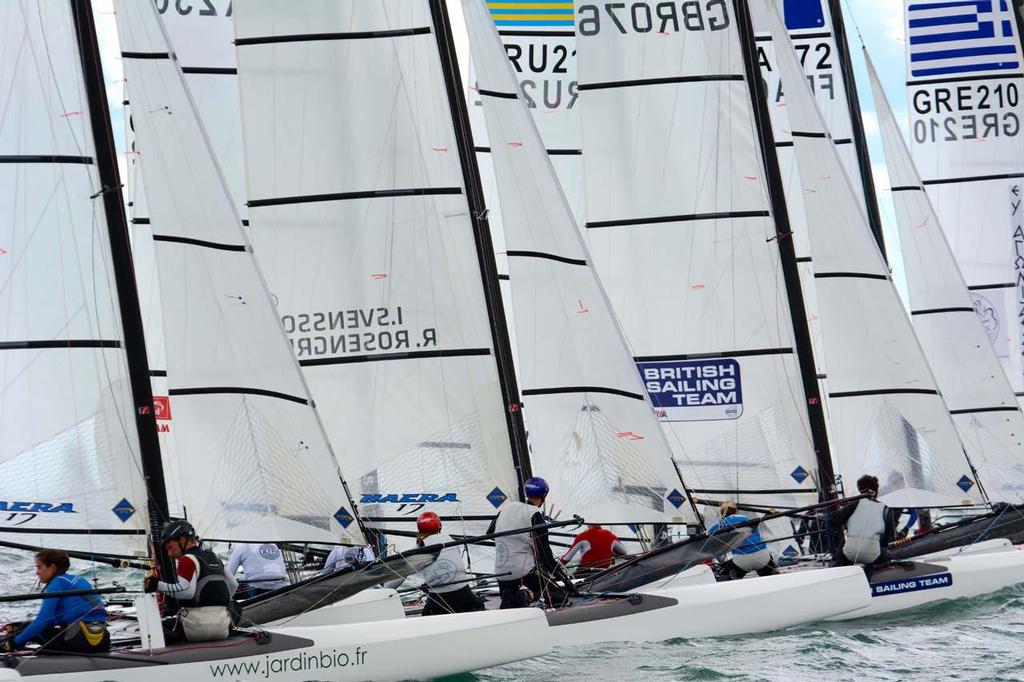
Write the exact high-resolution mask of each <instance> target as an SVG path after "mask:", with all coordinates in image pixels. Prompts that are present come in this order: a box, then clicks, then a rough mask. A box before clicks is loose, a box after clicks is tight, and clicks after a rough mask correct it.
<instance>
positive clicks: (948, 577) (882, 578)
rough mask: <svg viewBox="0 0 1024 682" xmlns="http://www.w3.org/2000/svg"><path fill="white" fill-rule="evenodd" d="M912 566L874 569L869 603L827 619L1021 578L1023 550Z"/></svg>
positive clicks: (975, 591) (973, 593)
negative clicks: (883, 570) (909, 568)
mask: <svg viewBox="0 0 1024 682" xmlns="http://www.w3.org/2000/svg"><path fill="white" fill-rule="evenodd" d="M913 566H915V568H914V569H911V570H906V569H901V568H900V567H898V566H894V567H891V568H889V569H886V573H881V572H879V571H876V572H875V573H874V575H873V576H872V578H871V601H870V603H869V604H868V605H867V606H865V607H864V608H862V609H859V610H856V611H850V612H846V613H842V614H839V615H836V616H832V617H829V618H828V619H827V620H850V619H853V618H863V617H866V616H877V615H879V614H883V613H893V612H895V611H903V610H906V609H912V608H915V607H918V606H923V605H925V604H931V603H934V602H937V601H944V600H948V599H962V598H964V597H977V596H979V595H982V594H989V593H991V592H996V591H997V590H1001V589H1003V588H1004V587H1009V586H1010V585H1015V584H1017V583H1021V582H1024V552H1022V551H1020V550H1015V551H1011V552H990V553H987V554H962V555H959V556H954V557H947V558H941V559H936V560H934V561H930V562H927V563H924V562H913ZM922 567H924V568H925V569H926V570H924V571H922Z"/></svg>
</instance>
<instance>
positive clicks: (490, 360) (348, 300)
mask: <svg viewBox="0 0 1024 682" xmlns="http://www.w3.org/2000/svg"><path fill="white" fill-rule="evenodd" d="M290 7H291V5H290V3H284V2H269V1H267V2H250V3H246V4H245V5H241V4H240V5H238V6H236V7H235V8H234V11H235V27H236V35H237V38H236V44H237V46H238V62H239V80H240V89H241V96H242V113H243V120H244V124H245V141H246V145H247V146H246V156H247V164H248V166H247V170H248V196H249V197H250V199H249V211H250V218H251V221H252V230H253V241H254V245H255V248H256V251H257V253H258V254H259V258H260V264H261V266H262V267H263V269H264V272H265V273H266V276H267V280H268V282H269V284H270V290H271V292H272V294H273V295H274V297H275V300H276V301H277V303H278V312H279V314H280V315H281V317H282V320H283V322H284V327H285V331H286V332H287V333H288V335H289V337H290V339H291V341H292V346H293V348H294V350H295V352H296V354H297V356H298V359H299V362H300V364H301V365H302V367H303V369H304V373H305V376H306V377H307V380H308V381H309V382H310V386H311V388H312V391H313V396H314V397H315V399H316V402H317V406H318V408H319V409H320V411H321V414H322V415H323V417H324V421H325V423H326V426H327V430H328V434H329V436H330V439H331V442H332V444H333V446H334V448H335V452H336V453H337V454H338V456H339V460H340V462H341V464H342V469H343V470H344V471H345V472H346V476H347V477H348V479H349V481H350V483H351V484H352V486H353V492H354V493H357V494H358V496H359V500H358V501H359V503H360V509H361V511H362V512H363V515H364V517H366V518H369V519H370V520H371V521H372V520H373V519H392V518H396V517H397V518H399V520H401V519H406V520H407V521H412V520H414V519H415V518H416V515H417V514H418V513H419V512H422V511H426V510H432V511H435V512H437V513H439V514H441V515H442V516H444V517H456V516H469V515H473V516H478V515H486V514H493V513H494V510H495V509H496V508H497V507H498V506H500V505H501V504H502V502H503V501H504V500H505V499H507V498H513V499H514V498H516V497H518V494H517V491H516V489H517V487H518V484H517V478H516V474H515V471H514V469H513V465H512V454H511V450H510V439H509V428H508V423H507V421H506V409H509V408H507V406H506V405H504V404H503V401H502V398H501V395H502V394H501V390H500V383H499V377H498V369H497V365H496V357H495V356H496V354H495V350H494V341H493V340H492V330H491V326H490V322H489V316H488V309H487V305H486V303H485V299H484V295H483V286H484V283H483V281H482V275H481V260H480V258H481V255H478V252H477V249H476V246H475V242H474V231H473V221H472V216H470V215H469V209H468V204H467V199H466V196H465V191H464V182H463V176H462V170H461V164H460V158H459V151H458V147H457V142H456V138H455V132H454V129H453V126H452V120H451V108H450V105H449V102H448V98H447V96H446V93H445V81H444V80H443V78H442V70H441V64H440V55H439V52H438V41H437V36H436V35H435V34H434V29H433V23H432V18H431V15H430V11H429V7H428V5H427V3H409V2H404V1H390V2H379V3H365V2H355V1H349V2H334V1H330V2H328V1H326V0H323V1H319V2H310V3H307V5H306V11H305V12H301V13H297V12H294V11H291V10H290ZM297 105H299V106H297ZM483 256H486V257H488V258H489V257H490V255H489V254H483ZM513 407H514V406H513ZM485 525H486V524H483V526H485ZM401 527H402V528H405V529H409V524H408V523H405V524H404V525H401ZM481 529H482V528H481V527H476V530H481Z"/></svg>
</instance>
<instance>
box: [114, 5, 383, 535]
mask: <svg viewBox="0 0 1024 682" xmlns="http://www.w3.org/2000/svg"><path fill="white" fill-rule="evenodd" d="M116 8H117V25H118V33H119V37H120V43H121V55H122V58H123V60H124V69H125V77H126V80H127V84H128V92H129V97H130V100H131V101H132V103H133V105H134V106H133V123H134V128H135V134H136V145H137V151H138V158H139V164H140V166H141V170H142V174H143V176H144V179H145V181H146V187H147V188H148V190H147V194H146V198H147V202H148V203H147V206H148V211H149V221H150V226H151V228H152V232H153V236H152V240H153V243H154V250H155V252H156V263H157V271H158V273H159V278H160V292H161V296H160V298H161V304H162V312H163V320H164V329H163V334H164V339H163V340H164V349H165V354H166V358H167V383H168V386H169V395H170V396H171V407H172V408H173V415H174V419H173V421H174V428H175V435H174V440H175V445H176V448H175V457H174V462H173V469H172V476H171V478H173V479H175V481H176V483H177V486H176V490H177V494H178V495H179V496H180V499H179V500H178V501H179V502H180V503H182V504H183V505H184V507H185V510H186V511H187V514H188V518H189V519H190V520H191V521H192V522H193V524H194V525H195V526H196V527H197V528H199V529H200V532H201V533H202V535H203V536H204V537H207V538H216V539H220V540H238V541H274V540H277V541H284V540H292V541H321V542H332V541H333V542H337V541H339V539H340V540H341V541H342V542H346V543H355V544H361V543H362V542H363V541H364V540H363V537H362V533H361V531H360V528H359V524H358V523H356V519H355V516H354V507H353V504H352V501H351V500H350V499H349V497H348V494H347V491H346V490H345V487H344V483H343V481H342V480H341V478H340V474H339V472H338V470H337V464H336V462H335V460H334V457H333V455H332V453H331V450H330V447H329V445H328V443H327V440H326V437H325V435H324V432H323V430H322V427H321V425H320V423H319V420H318V418H317V415H316V413H315V411H314V409H313V406H312V400H311V399H310V397H309V392H308V389H307V388H306V386H305V384H304V382H303V379H302V373H301V371H300V370H299V368H298V366H297V364H296V362H295V359H294V357H293V355H292V353H291V348H290V347H289V345H288V342H287V340H286V339H285V337H284V334H283V333H282V330H281V327H280V322H279V320H278V318H277V314H276V311H275V310H274V307H273V304H272V303H271V301H270V298H269V296H268V294H267V292H266V289H265V287H264V284H263V282H262V279H261V277H260V274H259V271H258V269H257V267H256V263H255V261H254V259H253V256H252V252H251V249H250V248H249V246H248V243H247V240H246V237H245V234H244V231H243V229H242V225H241V221H240V219H239V218H238V215H237V213H236V212H235V208H234V205H233V201H232V197H231V196H230V194H229V193H228V190H227V186H226V184H225V182H224V181H223V179H222V176H221V174H220V170H219V168H218V166H217V162H216V160H215V158H214V155H213V153H212V150H211V149H210V147H209V146H208V142H207V138H206V135H205V132H204V129H203V126H202V124H201V123H200V121H199V118H198V114H197V112H196V110H195V108H194V106H193V103H192V101H191V97H190V94H189V91H188V88H187V86H186V84H185V80H184V76H183V74H182V73H181V70H180V69H179V67H178V64H177V61H176V59H175V55H174V53H173V51H172V48H171V46H170V43H169V41H168V39H167V38H166V36H165V34H164V30H163V27H162V26H161V22H160V19H159V16H158V14H157V12H156V9H155V8H154V7H153V6H152V5H151V4H149V3H136V2H130V1H128V2H125V1H121V0H118V2H116Z"/></svg>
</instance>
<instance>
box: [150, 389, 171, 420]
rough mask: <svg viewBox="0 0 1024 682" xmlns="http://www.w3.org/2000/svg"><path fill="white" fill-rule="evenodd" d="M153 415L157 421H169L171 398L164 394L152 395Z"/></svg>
mask: <svg viewBox="0 0 1024 682" xmlns="http://www.w3.org/2000/svg"><path fill="white" fill-rule="evenodd" d="M153 415H154V416H155V417H156V418H157V420H159V421H171V399H170V398H169V397H167V396H165V395H155V396H153Z"/></svg>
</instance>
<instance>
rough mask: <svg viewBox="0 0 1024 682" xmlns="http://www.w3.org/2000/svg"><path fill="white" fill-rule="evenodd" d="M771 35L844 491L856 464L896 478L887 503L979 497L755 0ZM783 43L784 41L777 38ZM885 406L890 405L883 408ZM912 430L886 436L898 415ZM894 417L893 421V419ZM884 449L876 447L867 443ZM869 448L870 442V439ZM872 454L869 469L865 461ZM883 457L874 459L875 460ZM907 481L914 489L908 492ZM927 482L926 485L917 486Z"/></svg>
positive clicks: (797, 74) (800, 86) (906, 324)
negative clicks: (909, 471)
mask: <svg viewBox="0 0 1024 682" xmlns="http://www.w3.org/2000/svg"><path fill="white" fill-rule="evenodd" d="M758 1H759V2H761V3H762V8H763V9H764V12H765V14H766V19H767V25H768V27H769V29H770V31H771V33H772V36H773V38H774V41H775V45H776V48H777V50H776V56H777V63H778V65H779V68H780V71H781V74H782V80H783V85H784V87H785V92H786V110H787V113H788V115H789V121H790V123H791V125H792V130H791V135H792V137H793V146H794V150H795V152H796V156H797V162H798V163H799V165H800V177H801V183H802V184H803V191H804V208H805V210H806V212H807V224H808V226H809V230H810V237H811V246H812V249H813V253H814V277H815V285H816V288H817V295H818V303H819V306H820V315H821V319H822V327H823V331H824V335H825V336H824V340H825V348H826V350H827V352H828V369H829V407H830V415H829V416H830V427H831V434H832V438H833V444H834V450H835V460H836V463H837V464H838V466H837V469H838V471H839V473H840V475H841V476H842V477H843V478H844V479H845V480H846V481H847V483H848V485H847V491H848V492H849V490H850V486H849V484H852V482H853V481H854V480H856V479H857V478H858V477H859V476H861V475H862V474H864V473H871V474H874V475H877V476H878V477H879V479H881V481H882V482H883V485H885V484H886V482H887V481H889V480H890V479H897V478H899V476H900V475H901V474H903V475H904V480H905V485H904V484H897V485H895V486H894V491H903V493H904V494H902V495H900V496H899V497H892V498H888V499H889V501H890V502H891V503H892V504H894V505H897V504H898V505H900V506H903V505H906V506H929V505H935V504H936V500H937V499H938V500H941V501H942V502H943V503H945V504H958V503H960V502H961V501H962V500H964V499H965V498H966V499H968V500H970V501H972V502H977V501H979V500H980V499H981V495H980V494H979V489H978V486H977V485H976V481H975V480H974V478H975V476H974V474H973V472H971V470H970V466H969V462H968V461H967V459H966V457H965V455H964V450H963V445H962V444H961V442H960V438H959V435H958V434H957V431H956V428H955V427H954V426H953V422H952V420H951V419H950V416H949V411H948V409H947V407H946V404H945V403H944V402H943V399H942V396H941V394H940V392H939V389H938V386H937V385H936V383H935V380H934V378H933V377H932V373H931V370H930V369H929V367H928V363H927V361H926V360H925V356H924V353H923V352H922V350H921V347H920V346H919V345H918V342H917V339H916V337H915V336H914V330H913V327H912V326H911V323H910V320H909V319H908V318H907V315H906V312H905V310H904V309H903V305H902V303H901V302H900V299H899V294H898V293H897V292H896V288H895V286H894V285H893V283H892V280H891V277H890V275H889V271H888V268H887V267H886V264H885V260H884V259H883V258H882V254H881V252H880V250H879V247H878V244H877V243H876V241H875V239H874V238H873V236H872V234H871V230H870V228H869V227H868V222H867V218H866V215H865V213H864V210H863V208H862V207H861V204H860V202H859V201H858V198H857V195H856V192H855V191H854V190H853V187H852V185H851V182H850V180H849V178H848V176H847V175H846V171H845V170H844V168H843V166H842V162H841V161H840V159H839V155H838V152H837V151H836V147H835V145H834V144H833V143H832V138H831V135H830V134H829V132H828V129H827V125H826V123H825V121H824V120H823V119H822V117H821V114H820V112H819V111H818V108H817V105H816V103H815V101H814V97H813V95H812V94H811V91H810V88H809V87H808V85H807V82H806V79H805V76H804V73H803V69H802V68H801V66H800V62H799V59H798V57H797V54H796V52H795V50H794V49H793V47H792V44H791V42H790V39H789V36H788V35H786V30H785V26H784V25H783V23H782V19H781V17H780V16H779V14H778V12H777V11H776V10H775V8H774V7H772V5H771V0H758ZM783 46H785V47H783ZM886 415H894V417H893V418H891V419H890V418H887V416H886ZM904 420H905V421H906V422H907V423H909V424H910V426H911V428H912V430H914V431H916V433H917V434H919V435H920V436H921V438H922V439H923V440H924V441H925V442H926V443H927V444H928V445H929V446H930V447H929V448H927V449H925V450H922V448H920V447H919V446H918V445H917V442H918V440H917V438H904V439H894V438H891V437H890V435H889V434H890V433H891V432H892V431H893V429H896V430H897V431H898V432H900V433H902V432H903V430H901V426H900V425H901V424H902V422H903V421H904ZM893 423H895V424H896V426H895V427H892V426H890V425H891V424H893ZM872 443H880V444H882V445H881V446H879V447H883V448H884V449H885V451H883V452H881V453H878V454H877V455H876V454H874V452H873V450H872V447H871V444H872ZM876 449H877V448H876ZM921 452H929V453H931V454H930V456H929V457H930V458H931V459H935V460H938V462H937V464H936V465H935V466H934V467H929V469H928V470H929V471H934V472H936V473H935V475H924V476H919V477H912V478H906V476H905V469H906V467H905V466H904V465H905V463H906V462H907V461H908V460H915V459H918V458H920V457H921ZM868 462H870V463H871V465H872V466H873V467H874V468H873V470H871V471H867V470H866V463H868ZM878 467H881V468H878ZM913 491H922V492H920V493H919V494H916V495H915V494H911V493H912V492H913ZM924 492H927V493H929V494H927V495H926V494H924Z"/></svg>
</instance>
